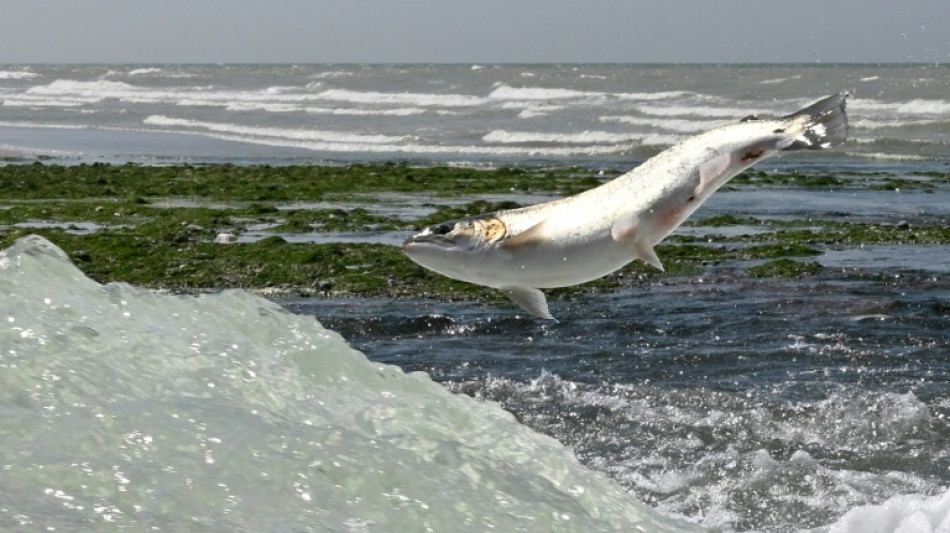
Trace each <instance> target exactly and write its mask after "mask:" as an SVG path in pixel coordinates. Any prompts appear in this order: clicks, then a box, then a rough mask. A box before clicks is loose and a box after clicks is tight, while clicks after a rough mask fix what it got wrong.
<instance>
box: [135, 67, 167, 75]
mask: <svg viewBox="0 0 950 533" xmlns="http://www.w3.org/2000/svg"><path fill="white" fill-rule="evenodd" d="M162 73H164V71H163V70H162V69H160V68H155V67H145V68H135V69H132V70H130V71H129V76H143V75H148V74H162Z"/></svg>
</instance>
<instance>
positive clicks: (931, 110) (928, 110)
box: [897, 99, 950, 115]
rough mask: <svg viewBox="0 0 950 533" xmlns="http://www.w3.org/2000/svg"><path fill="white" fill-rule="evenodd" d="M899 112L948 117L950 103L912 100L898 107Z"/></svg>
mask: <svg viewBox="0 0 950 533" xmlns="http://www.w3.org/2000/svg"><path fill="white" fill-rule="evenodd" d="M897 112H898V113H902V114H907V115H947V114H950V102H948V101H946V100H920V99H918V100H911V101H910V102H907V103H904V104H901V105H900V106H898V108H897Z"/></svg>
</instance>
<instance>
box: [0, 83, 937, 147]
mask: <svg viewBox="0 0 950 533" xmlns="http://www.w3.org/2000/svg"><path fill="white" fill-rule="evenodd" d="M842 89H853V90H855V91H856V97H855V98H854V99H853V100H851V102H850V103H849V107H850V109H851V111H852V113H853V121H852V124H853V139H854V140H853V142H852V143H850V144H849V145H848V146H847V147H845V148H844V149H842V150H837V151H835V152H829V153H827V154H824V155H822V156H821V157H822V158H823V159H826V158H830V159H832V160H837V161H840V160H843V159H854V160H858V161H868V160H877V161H882V160H883V161H912V162H919V161H932V160H934V159H941V158H943V157H944V156H945V154H946V151H947V150H946V145H947V143H948V142H950V133H948V131H950V128H948V125H950V97H948V96H947V95H948V94H950V67H948V66H947V65H867V66H853V65H851V66H849V65H773V66H768V65H765V66H716V65H707V66H697V65H673V66H662V65H660V66H649V65H647V66H636V65H560V66H559V65H278V66H268V65H191V66H189V65H159V66H142V65H91V66H82V65H59V66H57V65H6V66H2V65H0V103H2V105H0V150H2V151H5V152H6V153H8V154H13V155H17V154H19V155H24V156H27V157H30V156H36V155H44V156H51V157H54V158H59V159H64V160H69V159H73V160H75V159H79V160H89V159H100V160H101V159H106V160H108V159H115V160H119V161H122V160H137V161H143V162H167V161H176V160H181V159H188V160H199V161H200V160H212V161H213V160H218V161H220V160H227V161H231V162H234V161H241V160H245V161H267V160H271V161H277V162H280V161H286V160H293V159H299V160H304V161H314V160H326V161H366V160H383V161H392V160H406V161H423V162H430V161H438V162H443V163H459V164H473V163H487V164H497V163H518V164H525V163H528V162H546V163H551V162H556V163H569V164H597V165H607V164H613V165H625V164H629V162H631V161H638V160H642V159H643V158H644V157H647V156H649V155H652V154H653V153H656V152H657V151H659V150H660V149H662V148H663V147H664V146H667V145H669V144H670V143H673V142H675V141H676V140H678V139H680V138H682V137H683V136H686V135H690V134H694V133H698V132H700V131H703V130H706V129H709V128H711V127H713V126H716V125H719V124H723V123H726V122H729V121H733V120H737V119H739V118H742V117H745V116H747V115H750V114H759V115H762V116H767V115H770V116H775V115H782V114H786V113H788V112H790V111H793V110H795V109H798V108H800V107H801V106H803V105H804V104H806V103H808V102H809V101H812V100H815V99H818V98H820V97H821V96H824V95H826V94H830V93H833V92H837V91H839V90H842ZM810 157H811V158H812V159H814V158H815V157H816V156H814V155H811V156H810Z"/></svg>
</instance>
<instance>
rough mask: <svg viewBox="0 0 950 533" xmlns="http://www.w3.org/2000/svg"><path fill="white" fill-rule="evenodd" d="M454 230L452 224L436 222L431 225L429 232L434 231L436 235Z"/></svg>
mask: <svg viewBox="0 0 950 533" xmlns="http://www.w3.org/2000/svg"><path fill="white" fill-rule="evenodd" d="M451 231H452V226H450V225H449V224H435V225H432V226H429V233H434V234H436V235H445V234H446V233H449V232H451Z"/></svg>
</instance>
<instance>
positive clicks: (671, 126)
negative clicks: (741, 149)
mask: <svg viewBox="0 0 950 533" xmlns="http://www.w3.org/2000/svg"><path fill="white" fill-rule="evenodd" d="M599 120H600V121H601V122H614V123H619V124H628V125H631V126H646V127H650V128H659V129H662V130H667V131H675V132H678V133H699V132H703V131H706V130H710V129H712V128H715V127H718V126H722V125H723V124H728V122H726V121H723V120H695V119H675V118H650V117H634V116H629V115H625V116H604V117H600V118H599Z"/></svg>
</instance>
